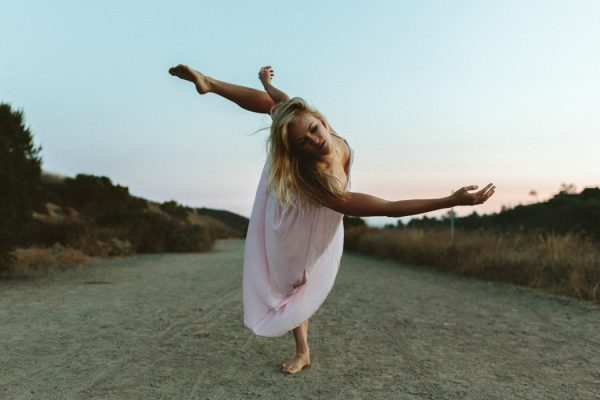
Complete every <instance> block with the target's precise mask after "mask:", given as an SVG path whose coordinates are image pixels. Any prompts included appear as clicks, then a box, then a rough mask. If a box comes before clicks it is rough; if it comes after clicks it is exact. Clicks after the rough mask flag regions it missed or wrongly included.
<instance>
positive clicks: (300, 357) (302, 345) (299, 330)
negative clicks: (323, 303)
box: [282, 320, 310, 374]
mask: <svg viewBox="0 0 600 400" xmlns="http://www.w3.org/2000/svg"><path fill="white" fill-rule="evenodd" d="M293 332H294V339H295V340H296V356H295V357H294V359H293V360H291V361H289V362H286V363H283V365H282V371H283V372H285V373H287V374H297V373H298V372H300V371H302V369H303V368H304V367H308V366H309V365H310V349H309V348H308V320H306V321H304V322H303V323H301V324H300V325H299V326H297V327H296V328H294V330H293Z"/></svg>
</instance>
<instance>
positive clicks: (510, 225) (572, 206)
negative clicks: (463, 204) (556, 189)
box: [407, 187, 600, 239]
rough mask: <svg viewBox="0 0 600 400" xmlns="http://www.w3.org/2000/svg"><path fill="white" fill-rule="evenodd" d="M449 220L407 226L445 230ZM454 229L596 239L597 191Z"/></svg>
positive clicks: (460, 221)
mask: <svg viewBox="0 0 600 400" xmlns="http://www.w3.org/2000/svg"><path fill="white" fill-rule="evenodd" d="M448 224H449V216H444V217H442V218H427V217H423V218H421V219H412V220H411V221H410V222H409V223H408V224H407V226H408V227H417V228H432V227H442V226H444V227H446V226H448ZM455 226H456V228H457V229H492V230H498V231H504V232H511V231H519V232H522V231H531V232H555V233H567V232H571V233H576V234H582V235H590V236H593V237H595V238H598V239H600V188H598V187H594V188H586V189H584V190H583V191H581V193H567V192H565V191H561V192H560V193H558V194H556V195H555V196H554V197H552V198H551V199H550V200H548V201H545V202H540V203H536V204H529V205H519V206H516V207H514V208H510V209H503V210H502V211H501V212H499V213H494V214H490V215H478V214H477V213H476V212H473V213H472V214H471V215H468V216H466V217H460V218H455Z"/></svg>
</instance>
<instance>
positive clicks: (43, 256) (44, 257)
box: [2, 244, 92, 275]
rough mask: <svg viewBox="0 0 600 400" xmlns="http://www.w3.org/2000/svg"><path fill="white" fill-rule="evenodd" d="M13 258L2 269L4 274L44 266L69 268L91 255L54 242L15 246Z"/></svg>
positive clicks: (83, 261) (85, 260) (84, 261)
mask: <svg viewBox="0 0 600 400" xmlns="http://www.w3.org/2000/svg"><path fill="white" fill-rule="evenodd" d="M14 255H15V259H14V261H13V263H12V264H11V265H10V266H9V268H8V269H6V270H5V271H2V272H3V273H6V274H9V275H10V274H18V275H23V274H28V273H31V272H33V271H36V270H39V269H45V268H63V269H64V268H69V267H74V266H77V265H82V264H86V263H88V262H90V261H91V260H92V258H91V257H89V256H88V255H86V254H85V253H83V252H81V251H80V250H78V249H74V248H71V247H64V246H61V245H59V244H56V245H54V246H52V247H38V246H33V247H28V248H17V249H15V251H14Z"/></svg>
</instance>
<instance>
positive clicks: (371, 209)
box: [326, 183, 496, 218]
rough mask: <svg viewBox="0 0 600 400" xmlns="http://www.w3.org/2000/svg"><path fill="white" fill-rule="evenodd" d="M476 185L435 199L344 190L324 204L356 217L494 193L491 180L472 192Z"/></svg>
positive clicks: (462, 202)
mask: <svg viewBox="0 0 600 400" xmlns="http://www.w3.org/2000/svg"><path fill="white" fill-rule="evenodd" d="M475 189H477V186H465V187H463V188H461V189H459V190H457V191H456V192H454V193H453V194H452V195H450V196H448V197H441V198H437V199H415V200H399V201H388V200H384V199H382V198H379V197H375V196H371V195H369V194H365V193H356V192H347V193H346V196H345V197H343V198H340V199H338V198H330V199H327V200H326V205H327V207H329V208H331V209H332V210H335V211H337V212H339V213H342V214H345V215H352V216H355V217H373V216H386V217H395V218H398V217H404V216H407V215H415V214H422V213H426V212H429V211H434V210H439V209H442V208H450V207H454V206H470V205H476V204H482V203H484V202H485V201H486V200H487V199H489V198H490V196H492V195H493V194H494V190H495V189H496V187H495V186H493V185H492V184H491V183H490V184H488V185H487V186H486V187H485V188H483V189H481V190H480V191H478V192H475V193H469V190H475Z"/></svg>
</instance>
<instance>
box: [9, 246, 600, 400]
mask: <svg viewBox="0 0 600 400" xmlns="http://www.w3.org/2000/svg"><path fill="white" fill-rule="evenodd" d="M242 249H243V241H237V240H236V241H222V242H219V244H218V247H217V251H215V252H213V253H209V254H174V255H171V254H162V255H141V256H135V257H132V258H125V259H120V260H109V261H102V262H101V263H100V264H98V265H94V266H88V267H80V268H76V269H73V270H69V271H57V272H52V273H49V274H46V275H42V276H38V277H36V278H35V279H28V280H21V281H0V346H1V347H0V359H1V360H0V368H1V369H2V371H1V373H0V398H2V399H11V400H17V399H127V400H133V399H177V400H180V399H239V398H265V399H304V398H309V399H311V398H315V399H316V398H322V399H353V398H356V399H363V398H369V399H371V398H375V399H377V398H386V399H387V398H389V399H598V398H600V308H598V307H593V306H591V305H588V304H586V303H583V302H580V301H575V300H569V299H563V298H556V297H550V296H548V295H545V294H542V293H540V292H535V291H532V290H528V289H524V288H518V287H514V286H511V285H505V284H495V283H487V282H481V281H476V280H471V279H463V278H460V277H454V276H449V275H444V274H441V273H438V272H434V271H429V270H425V269H417V268H410V267H402V266H400V265H398V264H395V263H392V262H382V261H378V260H375V259H372V258H369V257H365V256H360V255H356V254H345V255H344V258H343V259H342V265H341V268H340V272H339V275H338V279H337V282H336V284H335V286H334V289H333V291H332V292H331V294H330V296H329V298H328V299H327V300H326V302H325V303H324V305H323V306H322V307H321V309H320V310H319V311H318V312H317V314H315V316H314V317H313V318H312V319H311V322H310V325H309V338H310V344H311V352H312V355H313V366H312V367H311V368H310V369H307V370H305V371H304V372H302V373H301V374H300V375H298V376H284V375H282V374H281V373H280V372H279V365H280V362H281V361H283V360H284V359H286V358H288V357H289V356H290V355H292V351H293V338H292V336H291V334H287V335H286V336H283V337H281V338H276V339H266V338H258V337H255V336H253V335H252V334H251V333H250V331H249V330H247V329H246V328H245V327H244V326H243V324H242V303H241V279H242V275H241V266H242Z"/></svg>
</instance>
